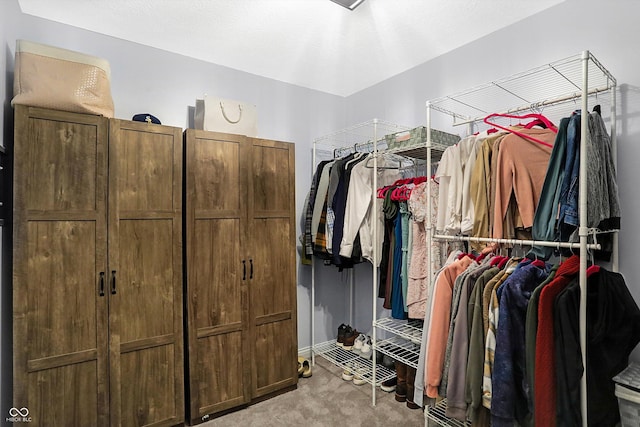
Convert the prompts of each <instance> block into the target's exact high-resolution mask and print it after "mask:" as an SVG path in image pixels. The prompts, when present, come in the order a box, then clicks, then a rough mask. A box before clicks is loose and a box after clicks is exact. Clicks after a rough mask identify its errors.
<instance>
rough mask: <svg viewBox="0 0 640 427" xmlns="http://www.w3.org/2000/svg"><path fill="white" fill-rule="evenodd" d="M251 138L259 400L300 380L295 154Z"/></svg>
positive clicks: (251, 261)
mask: <svg viewBox="0 0 640 427" xmlns="http://www.w3.org/2000/svg"><path fill="white" fill-rule="evenodd" d="M252 141H253V147H252V156H251V158H252V165H251V170H250V173H251V176H252V179H251V181H250V188H249V194H250V197H249V221H250V223H251V228H250V232H251V246H250V252H249V294H250V296H251V302H250V307H251V335H252V336H251V339H250V341H251V343H252V345H253V352H252V354H253V358H254V361H253V366H252V367H253V372H252V385H253V390H252V398H257V397H261V396H264V395H266V394H269V393H272V392H275V391H279V390H282V389H284V388H286V387H288V386H295V384H296V383H297V381H298V375H297V369H296V360H297V326H296V305H297V300H296V271H295V266H296V258H295V257H296V255H295V233H296V231H295V176H294V173H295V165H294V161H295V153H294V145H293V144H290V143H285V142H276V141H268V140H262V139H253V140H252Z"/></svg>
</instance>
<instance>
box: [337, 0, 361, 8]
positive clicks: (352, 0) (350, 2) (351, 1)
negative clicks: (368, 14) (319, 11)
mask: <svg viewBox="0 0 640 427" xmlns="http://www.w3.org/2000/svg"><path fill="white" fill-rule="evenodd" d="M331 1H332V2H334V3H336V4H339V5H340V6H343V7H346V8H347V9H349V10H353V9H355V8H356V7H358V6H360V4H361V3H362V2H363V1H364V0H331Z"/></svg>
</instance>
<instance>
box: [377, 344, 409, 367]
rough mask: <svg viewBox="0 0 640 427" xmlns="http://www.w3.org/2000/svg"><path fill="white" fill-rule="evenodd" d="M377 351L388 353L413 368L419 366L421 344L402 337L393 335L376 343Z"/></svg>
mask: <svg viewBox="0 0 640 427" xmlns="http://www.w3.org/2000/svg"><path fill="white" fill-rule="evenodd" d="M375 348H376V351H379V352H380V353H383V354H386V355H387V356H389V357H391V358H392V359H394V360H397V361H398V362H402V363H404V364H405V365H408V366H411V367H412V368H418V359H419V358H420V344H414V343H413V342H411V341H407V340H406V339H404V338H401V337H397V336H396V337H392V338H388V339H386V340H382V341H380V342H379V343H377V344H376V345H375Z"/></svg>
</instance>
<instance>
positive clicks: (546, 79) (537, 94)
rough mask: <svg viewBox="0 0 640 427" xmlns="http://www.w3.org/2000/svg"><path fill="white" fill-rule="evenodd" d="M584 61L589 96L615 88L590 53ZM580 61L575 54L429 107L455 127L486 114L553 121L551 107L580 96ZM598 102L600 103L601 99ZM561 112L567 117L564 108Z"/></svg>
mask: <svg viewBox="0 0 640 427" xmlns="http://www.w3.org/2000/svg"><path fill="white" fill-rule="evenodd" d="M587 60H588V62H589V63H588V86H589V87H588V88H587V89H588V93H589V94H590V95H591V96H592V97H597V94H598V93H601V92H605V91H608V90H610V89H611V88H613V87H615V85H616V80H615V78H613V76H612V75H611V74H610V73H609V71H607V70H606V69H605V68H604V67H603V66H602V65H601V64H600V62H598V60H597V59H596V58H595V57H594V56H593V55H591V54H589V55H588V58H587ZM582 61H583V58H582V55H581V54H579V55H574V56H572V57H569V58H565V59H562V60H560V61H556V62H552V63H549V64H546V65H543V66H541V67H538V68H534V69H531V70H528V71H526V72H523V73H520V74H515V75H512V76H509V77H505V78H502V79H498V80H494V81H492V82H490V83H486V84H484V85H481V86H476V87H474V88H472V89H469V90H466V91H464V92H459V93H457V94H454V95H450V96H446V97H442V98H438V99H435V100H432V101H430V102H429V105H430V107H431V108H433V109H434V110H436V111H440V112H442V113H445V114H448V115H450V116H452V117H453V119H454V125H458V124H465V123H469V122H477V121H481V120H482V118H484V117H486V116H487V115H489V114H491V113H498V112H501V113H516V112H524V111H532V112H536V113H541V112H542V111H543V110H544V112H545V115H546V116H547V117H549V118H550V119H552V120H556V119H557V118H556V117H554V116H555V114H554V113H553V112H551V111H549V109H550V108H551V106H554V105H558V104H561V103H564V104H566V103H567V102H575V100H576V99H579V98H580V97H581V96H582V92H581V91H582V85H583V80H582ZM604 98H606V97H604ZM595 99H596V100H597V98H595ZM597 102H598V103H600V100H597ZM605 102H606V100H605ZM577 108H580V107H579V106H577ZM563 111H564V113H563V114H565V115H566V107H565V108H564V110H563Z"/></svg>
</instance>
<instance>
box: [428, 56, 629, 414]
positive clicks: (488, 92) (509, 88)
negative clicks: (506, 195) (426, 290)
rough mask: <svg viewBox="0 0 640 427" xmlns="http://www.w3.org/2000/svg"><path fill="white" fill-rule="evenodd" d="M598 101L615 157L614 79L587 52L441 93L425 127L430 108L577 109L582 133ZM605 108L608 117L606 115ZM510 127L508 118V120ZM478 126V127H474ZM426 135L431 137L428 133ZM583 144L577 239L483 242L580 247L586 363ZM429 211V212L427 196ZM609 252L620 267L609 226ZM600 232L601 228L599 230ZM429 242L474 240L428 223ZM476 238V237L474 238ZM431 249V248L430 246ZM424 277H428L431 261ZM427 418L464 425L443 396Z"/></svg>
mask: <svg viewBox="0 0 640 427" xmlns="http://www.w3.org/2000/svg"><path fill="white" fill-rule="evenodd" d="M596 104H599V105H600V106H601V111H602V114H603V118H604V119H605V121H607V120H608V121H609V126H610V136H611V144H612V155H613V159H614V163H615V161H616V157H617V152H616V79H615V78H614V77H613V76H612V75H611V73H610V72H609V71H608V70H607V69H606V68H605V67H604V66H603V65H602V64H601V63H600V62H599V61H598V60H597V59H596V58H595V57H594V56H593V55H592V54H591V53H590V52H589V51H583V52H582V53H580V54H578V55H574V56H571V57H568V58H565V59H562V60H559V61H556V62H552V63H549V64H546V65H543V66H540V67H538V68H534V69H531V70H528V71H525V72H522V73H519V74H515V75H512V76H509V77H506V78H502V79H499V80H495V81H492V82H490V83H487V84H484V85H481V86H477V87H475V88H471V89H469V90H465V91H462V92H459V93H456V94H453V95H450V96H445V97H441V98H438V99H434V100H431V101H428V102H427V103H426V116H427V128H428V129H430V128H431V122H432V117H431V115H432V112H433V111H436V112H440V113H444V114H446V115H449V116H451V118H452V120H453V126H458V125H468V126H470V127H473V126H476V125H477V124H480V125H481V126H486V125H484V123H483V119H484V118H485V117H486V116H487V115H489V114H493V113H501V114H519V113H528V112H534V113H541V114H542V113H543V114H544V115H545V116H546V117H547V118H549V119H550V120H552V121H553V122H556V123H558V122H559V120H560V119H561V118H562V117H566V116H568V115H569V114H570V113H571V112H572V111H573V110H576V109H580V110H581V111H582V112H583V114H582V116H581V117H582V120H581V135H586V134H587V133H588V114H586V112H589V111H590V109H589V107H590V105H596ZM607 108H608V110H609V114H610V115H609V117H608V118H607V117H606V116H605V114H606V111H607ZM506 121H507V123H505V124H504V126H507V125H509V124H510V123H508V122H509V119H506ZM476 130H480V129H476ZM427 135H430V133H428V134H427ZM585 146H586V144H581V145H580V177H579V179H580V183H579V197H580V200H579V206H580V226H579V229H578V232H579V233H578V234H579V238H580V241H579V243H571V244H558V243H557V242H534V241H522V240H514V239H508V240H505V239H486V240H485V239H483V240H482V241H487V242H495V243H509V244H520V245H532V244H536V245H541V246H542V245H547V246H558V247H561V246H562V247H572V248H579V249H580V272H579V283H580V289H581V299H580V314H579V322H580V323H579V324H580V347H581V352H582V358H583V360H582V363H583V366H585V367H586V366H587V365H586V351H585V349H586V292H585V289H586V283H587V280H586V279H587V276H586V270H587V258H588V257H587V255H588V251H589V250H591V249H597V248H598V247H599V246H598V245H597V244H595V243H589V238H590V237H591V238H593V236H594V235H595V234H596V231H594V230H590V229H589V228H588V227H587V200H586V197H587V196H586V194H587V188H586V182H587V179H586V177H587V167H586V148H585ZM426 148H427V151H428V152H429V151H430V150H431V141H430V140H427V144H426ZM430 157H431V156H430V155H428V156H427V167H429V165H430V164H431V158H430ZM427 199H428V200H429V202H428V203H429V205H428V207H427V208H428V210H429V211H430V210H431V206H430V198H429V197H428V198H427ZM612 231H613V232H614V235H613V244H614V249H613V254H612V262H611V264H612V269H613V271H618V233H617V232H615V231H616V230H612ZM598 232H600V231H598ZM427 239H428V245H427V247H428V248H430V247H431V246H430V245H431V239H443V240H444V239H447V240H453V239H455V240H461V241H465V240H466V241H473V240H474V239H473V238H468V237H464V236H455V237H452V236H444V235H434V234H433V230H432V229H431V228H429V227H427ZM476 241H477V240H476ZM429 250H430V249H429ZM428 268H429V271H428V277H432V273H433V272H432V271H431V266H430V265H429V267H428ZM586 384H587V378H586V374H585V375H583V377H582V381H581V399H580V400H581V408H580V410H581V413H582V423H583V425H584V426H587V400H586V389H587V388H586ZM428 421H433V422H436V423H437V424H439V425H442V426H451V425H453V426H462V425H465V423H461V422H460V421H457V420H453V419H450V418H448V417H446V400H445V399H443V400H441V401H439V402H438V403H436V404H434V405H427V406H426V409H425V426H427V425H428Z"/></svg>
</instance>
